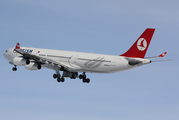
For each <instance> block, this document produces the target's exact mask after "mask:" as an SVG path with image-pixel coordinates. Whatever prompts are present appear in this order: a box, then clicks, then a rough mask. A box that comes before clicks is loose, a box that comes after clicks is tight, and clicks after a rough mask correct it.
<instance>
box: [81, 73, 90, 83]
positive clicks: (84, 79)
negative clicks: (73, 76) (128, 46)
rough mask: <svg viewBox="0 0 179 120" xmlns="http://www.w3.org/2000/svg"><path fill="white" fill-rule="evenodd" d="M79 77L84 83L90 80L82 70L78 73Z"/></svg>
mask: <svg viewBox="0 0 179 120" xmlns="http://www.w3.org/2000/svg"><path fill="white" fill-rule="evenodd" d="M79 78H80V79H83V82H84V83H89V82H90V79H89V78H86V74H85V72H83V73H82V74H81V75H79Z"/></svg>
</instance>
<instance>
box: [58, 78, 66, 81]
mask: <svg viewBox="0 0 179 120" xmlns="http://www.w3.org/2000/svg"><path fill="white" fill-rule="evenodd" d="M64 81H65V78H57V82H64Z"/></svg>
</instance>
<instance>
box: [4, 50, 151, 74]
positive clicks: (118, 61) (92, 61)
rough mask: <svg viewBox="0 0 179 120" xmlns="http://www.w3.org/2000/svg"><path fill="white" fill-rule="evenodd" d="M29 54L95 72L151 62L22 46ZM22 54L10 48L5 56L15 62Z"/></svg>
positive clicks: (71, 67)
mask: <svg viewBox="0 0 179 120" xmlns="http://www.w3.org/2000/svg"><path fill="white" fill-rule="evenodd" d="M21 49H22V50H24V51H25V52H28V53H29V54H32V55H36V56H39V57H44V58H48V59H53V60H55V61H59V62H62V63H65V64H67V65H68V66H70V67H69V68H68V71H70V72H95V73H113V72H119V71H123V70H127V69H131V68H134V67H137V66H139V65H144V64H148V63H150V60H148V59H142V58H132V59H135V60H139V61H141V64H137V65H129V61H128V60H127V59H126V58H125V57H123V56H114V55H104V54H93V53H83V52H71V51H62V50H51V49H41V48H31V47H21ZM17 56H22V55H21V54H19V53H17V52H15V51H14V48H10V49H8V50H7V51H6V52H5V53H4V57H5V58H6V59H7V60H8V61H9V62H10V63H11V64H13V59H14V58H15V57H17ZM42 66H43V67H45V68H49V69H55V68H54V67H53V66H52V65H50V63H48V64H44V65H42Z"/></svg>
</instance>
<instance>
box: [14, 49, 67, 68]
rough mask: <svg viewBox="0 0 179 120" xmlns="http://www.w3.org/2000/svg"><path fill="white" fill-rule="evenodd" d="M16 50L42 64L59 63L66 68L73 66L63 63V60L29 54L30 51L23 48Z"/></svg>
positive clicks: (59, 65)
mask: <svg viewBox="0 0 179 120" xmlns="http://www.w3.org/2000/svg"><path fill="white" fill-rule="evenodd" d="M14 51H16V52H17V53H19V54H21V55H22V56H23V57H24V58H27V59H32V60H34V61H36V62H38V63H40V64H54V65H57V66H58V67H62V68H64V69H67V68H69V67H71V66H70V65H68V64H65V63H62V62H59V61H56V60H52V59H49V58H45V57H41V56H37V55H33V54H29V53H28V52H25V51H23V50H22V49H17V48H15V49H14Z"/></svg>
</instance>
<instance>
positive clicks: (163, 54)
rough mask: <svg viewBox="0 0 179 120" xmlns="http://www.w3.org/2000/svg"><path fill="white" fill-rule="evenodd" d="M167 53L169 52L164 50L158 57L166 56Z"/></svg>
mask: <svg viewBox="0 0 179 120" xmlns="http://www.w3.org/2000/svg"><path fill="white" fill-rule="evenodd" d="M166 54H167V52H164V53H162V54H161V55H159V56H158V57H164V56H165V55H166Z"/></svg>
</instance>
